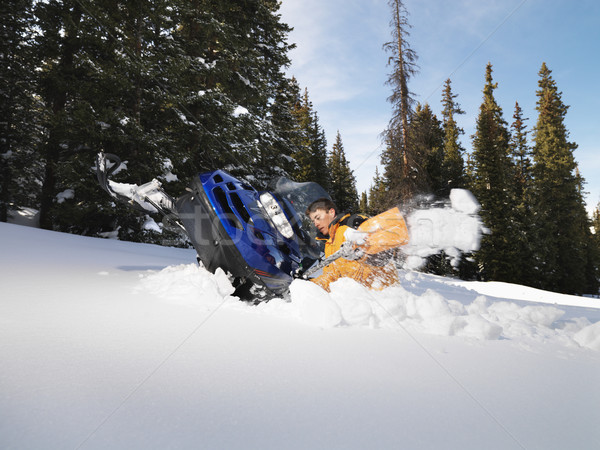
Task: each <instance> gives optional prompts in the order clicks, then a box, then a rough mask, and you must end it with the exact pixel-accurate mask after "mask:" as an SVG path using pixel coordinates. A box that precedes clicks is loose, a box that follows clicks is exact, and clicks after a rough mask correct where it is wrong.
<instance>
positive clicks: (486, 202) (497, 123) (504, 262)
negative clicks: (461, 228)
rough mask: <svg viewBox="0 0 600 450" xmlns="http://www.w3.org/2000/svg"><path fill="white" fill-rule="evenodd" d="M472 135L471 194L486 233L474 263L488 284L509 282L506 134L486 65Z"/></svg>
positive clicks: (510, 234) (510, 231)
mask: <svg viewBox="0 0 600 450" xmlns="http://www.w3.org/2000/svg"><path fill="white" fill-rule="evenodd" d="M485 81H486V84H485V87H484V89H483V103H482V104H481V106H480V108H479V115H478V117H477V126H476V132H475V135H473V165H474V173H473V180H472V182H473V184H472V192H473V193H474V194H475V196H476V197H477V199H478V200H479V203H480V204H481V207H482V210H481V218H482V220H483V222H484V224H485V226H486V227H487V228H488V229H489V230H490V233H489V234H487V235H485V236H484V237H483V239H482V243H481V249H480V250H479V251H478V252H477V259H478V261H479V263H480V265H481V266H482V267H483V271H484V273H483V275H484V277H485V278H487V279H490V280H499V281H511V279H512V275H513V258H514V257H515V255H514V253H513V247H512V237H513V236H514V230H513V229H512V219H511V218H512V198H511V192H510V188H511V183H512V180H511V177H510V175H511V173H512V166H511V161H510V158H509V132H508V130H507V127H506V122H505V121H504V119H503V117H502V109H501V108H500V106H499V105H498V103H497V102H496V99H495V98H494V90H495V89H496V88H497V86H498V85H497V83H494V82H493V78H492V65H491V64H490V63H488V65H487V67H486V74H485Z"/></svg>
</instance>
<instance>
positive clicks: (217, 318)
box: [0, 224, 600, 450]
mask: <svg viewBox="0 0 600 450" xmlns="http://www.w3.org/2000/svg"><path fill="white" fill-rule="evenodd" d="M0 251H1V253H0V283H1V286H2V288H1V289H2V290H1V294H0V361H2V370H1V371H0V447H2V448H45V449H54V448H56V449H59V448H60V449H62V448H78V449H79V448H81V449H105V448H114V449H131V448H149V449H150V448H179V449H198V448H210V449H216V448H223V449H225V448H226V449H279V448H287V449H306V448H327V449H331V448H344V449H362V448H390V449H392V448H394V449H395V448H404V449H411V450H413V449H416V450H420V449H431V448H443V449H473V450H475V449H477V450H479V449H481V448H486V449H492V450H495V449H498V450H506V449H522V448H527V449H543V450H548V449H557V450H558V449H565V448H577V449H592V448H600V428H598V426H597V424H598V422H599V420H600V409H599V408H598V404H600V389H598V386H597V380H598V376H599V375H600V351H599V350H600V348H599V344H598V340H599V338H598V336H599V334H600V330H599V327H600V325H599V324H600V308H599V306H600V305H599V304H598V302H599V301H598V299H589V298H581V297H572V296H565V295H559V294H553V293H548V292H544V291H537V290H532V289H529V288H524V287H522V286H516V285H508V284H505V283H468V282H462V281H460V280H452V279H447V278H442V277H434V276H428V275H423V274H418V273H415V272H411V271H404V272H401V273H400V276H401V284H400V286H396V287H392V288H389V289H387V290H384V291H381V292H372V291H368V290H365V289H363V288H362V287H361V286H359V285H357V284H356V283H354V282H353V281H352V280H344V279H343V280H339V281H338V282H336V283H334V285H333V286H332V292H331V293H326V292H324V291H322V290H320V289H319V288H317V287H316V286H314V285H313V284H311V283H309V282H306V281H302V280H296V281H295V282H294V283H293V284H292V286H291V294H290V298H288V299H283V298H282V299H275V300H272V301H270V302H268V303H263V304H259V305H257V306H252V305H249V304H247V303H244V302H240V301H239V300H238V299H237V298H236V297H233V296H232V295H231V293H232V292H233V289H232V287H231V283H230V282H229V279H228V277H227V275H226V274H224V273H223V272H217V273H215V274H211V273H209V272H207V271H206V270H204V269H203V268H201V267H198V266H197V265H196V264H195V252H194V251H193V250H186V249H175V248H164V247H158V246H153V245H143V244H133V243H127V242H120V241H114V240H106V239H92V238H85V237H81V236H73V235H66V234H60V233H53V232H49V231H43V230H39V229H35V228H28V227H23V226H17V225H8V224H0Z"/></svg>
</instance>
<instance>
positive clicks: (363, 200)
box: [358, 191, 369, 214]
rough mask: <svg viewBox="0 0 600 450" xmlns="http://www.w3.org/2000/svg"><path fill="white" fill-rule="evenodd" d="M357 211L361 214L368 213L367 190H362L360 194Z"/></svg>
mask: <svg viewBox="0 0 600 450" xmlns="http://www.w3.org/2000/svg"><path fill="white" fill-rule="evenodd" d="M358 212H359V213H361V214H369V198H368V196H367V192H366V191H363V192H362V194H360V201H359V202H358Z"/></svg>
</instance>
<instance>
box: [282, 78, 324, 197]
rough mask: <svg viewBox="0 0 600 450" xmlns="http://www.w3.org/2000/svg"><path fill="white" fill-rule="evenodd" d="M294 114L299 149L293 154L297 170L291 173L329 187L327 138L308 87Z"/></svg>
mask: <svg viewBox="0 0 600 450" xmlns="http://www.w3.org/2000/svg"><path fill="white" fill-rule="evenodd" d="M292 115H293V117H294V120H295V121H296V126H297V129H298V132H297V133H296V134H295V137H296V138H297V139H298V141H297V142H294V145H295V147H296V148H297V151H296V153H295V154H293V155H292V156H293V158H294V159H295V162H296V170H295V171H294V172H293V173H292V174H291V175H292V177H293V178H294V179H295V180H296V181H300V182H303V181H314V182H317V183H319V184H321V185H322V186H323V188H325V189H328V188H329V184H330V175H329V172H328V170H327V140H326V138H325V132H324V131H323V129H322V128H321V126H320V125H319V118H318V115H317V113H316V112H315V111H314V109H313V105H312V102H311V101H310V99H309V96H308V88H305V89H304V94H303V96H302V98H301V99H298V101H297V102H296V104H295V105H294V107H293V108H292Z"/></svg>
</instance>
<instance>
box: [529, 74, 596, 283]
mask: <svg viewBox="0 0 600 450" xmlns="http://www.w3.org/2000/svg"><path fill="white" fill-rule="evenodd" d="M539 76H540V79H539V81H538V87H539V89H538V90H537V97H538V100H537V106H536V110H537V111H538V119H537V122H536V125H535V128H534V146H533V160H534V168H533V173H534V190H533V195H534V213H535V221H536V224H537V226H538V228H537V230H538V236H537V239H536V248H535V251H536V256H537V262H538V267H539V269H540V280H541V282H542V287H543V288H545V289H549V290H554V291H558V292H564V293H572V294H581V293H583V292H584V290H585V287H586V269H587V268H588V266H589V264H590V263H591V262H590V261H589V252H588V249H587V248H586V245H587V243H589V226H588V225H589V224H588V218H587V214H586V212H585V207H584V203H583V198H582V185H583V179H582V178H581V177H580V176H579V174H578V172H577V163H576V162H575V158H574V157H573V151H574V150H575V149H576V148H577V145H576V144H575V143H572V142H569V133H568V131H567V129H566V127H565V124H564V119H565V116H566V113H567V110H568V106H566V105H565V104H564V103H563V102H562V93H560V92H559V91H558V88H557V86H556V82H555V81H554V79H553V78H552V76H551V71H550V70H549V69H548V67H547V66H546V64H545V63H544V64H542V67H541V69H540V72H539Z"/></svg>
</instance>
